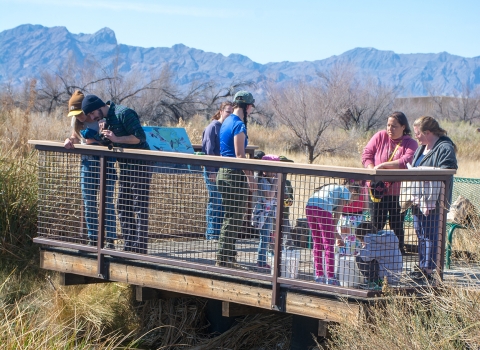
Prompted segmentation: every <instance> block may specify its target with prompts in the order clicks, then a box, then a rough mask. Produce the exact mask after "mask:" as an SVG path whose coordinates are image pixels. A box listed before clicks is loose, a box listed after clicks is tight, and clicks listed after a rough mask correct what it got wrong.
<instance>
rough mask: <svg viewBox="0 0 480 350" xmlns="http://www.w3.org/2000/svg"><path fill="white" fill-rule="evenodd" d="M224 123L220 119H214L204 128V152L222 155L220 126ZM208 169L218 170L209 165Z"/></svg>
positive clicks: (211, 154) (210, 154)
mask: <svg viewBox="0 0 480 350" xmlns="http://www.w3.org/2000/svg"><path fill="white" fill-rule="evenodd" d="M221 126H222V123H220V122H219V121H218V120H212V121H211V122H210V124H208V126H207V127H206V128H205V130H203V134H202V152H203V153H205V154H207V155H209V156H219V155H220V127H221ZM207 171H218V169H216V168H213V167H207Z"/></svg>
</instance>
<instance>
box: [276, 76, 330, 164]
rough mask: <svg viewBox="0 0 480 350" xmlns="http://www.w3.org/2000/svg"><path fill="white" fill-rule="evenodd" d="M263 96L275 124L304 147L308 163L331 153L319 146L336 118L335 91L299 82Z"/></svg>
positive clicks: (324, 147) (315, 84)
mask: <svg viewBox="0 0 480 350" xmlns="http://www.w3.org/2000/svg"><path fill="white" fill-rule="evenodd" d="M267 93H268V97H269V100H270V103H271V105H272V108H273V110H274V112H275V115H276V117H277V119H278V121H279V122H280V123H281V124H283V125H285V126H287V127H288V129H289V130H290V131H291V132H292V134H293V135H294V136H295V137H296V138H297V139H298V140H299V141H300V143H301V144H302V146H303V147H305V152H306V155H307V159H308V162H309V163H312V162H313V161H314V160H315V159H316V158H317V157H318V156H319V155H320V154H322V153H323V152H325V151H329V152H331V151H333V150H334V146H332V145H331V144H325V143H324V142H322V135H323V134H324V133H325V131H326V130H328V128H329V127H330V126H331V125H332V123H333V122H334V121H335V118H336V115H335V110H336V108H335V106H334V105H335V103H336V100H337V97H338V96H336V91H335V89H331V86H329V85H325V84H321V83H319V82H317V83H314V84H308V83H306V82H305V81H299V82H297V83H290V84H288V85H287V86H285V87H284V88H279V87H275V86H270V87H269V89H268V92H267ZM332 147H333V148H332Z"/></svg>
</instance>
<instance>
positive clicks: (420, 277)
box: [408, 270, 433, 282]
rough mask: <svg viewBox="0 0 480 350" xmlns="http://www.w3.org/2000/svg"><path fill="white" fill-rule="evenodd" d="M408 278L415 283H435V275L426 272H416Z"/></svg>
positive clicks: (411, 273)
mask: <svg viewBox="0 0 480 350" xmlns="http://www.w3.org/2000/svg"><path fill="white" fill-rule="evenodd" d="M408 276H409V277H410V278H411V279H412V280H414V281H426V282H431V281H433V274H431V273H428V272H425V271H423V270H415V271H412V272H410V273H409V274H408Z"/></svg>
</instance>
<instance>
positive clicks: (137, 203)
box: [82, 95, 152, 254]
mask: <svg viewBox="0 0 480 350" xmlns="http://www.w3.org/2000/svg"><path fill="white" fill-rule="evenodd" d="M82 110H83V113H84V114H85V115H86V116H88V117H90V118H91V119H92V120H100V119H103V118H105V126H104V128H103V129H102V130H101V133H102V135H103V136H104V138H106V139H108V140H110V141H112V143H113V146H114V147H122V148H133V149H146V150H148V149H150V147H149V145H148V143H147V137H146V135H145V131H144V130H143V128H142V126H141V124H140V119H139V117H138V115H137V113H136V112H135V111H134V110H133V109H131V108H128V107H125V106H121V105H117V104H115V103H113V102H111V101H107V103H105V102H103V101H102V100H101V99H100V98H99V97H98V96H95V95H87V96H85V98H84V99H83V101H82ZM117 161H118V163H119V167H120V174H119V187H118V202H117V210H118V217H119V220H120V225H121V229H122V234H123V239H124V251H131V252H135V253H141V254H146V253H147V235H148V201H149V194H150V181H151V176H152V172H151V169H150V164H149V162H147V161H144V160H138V159H118V158H117Z"/></svg>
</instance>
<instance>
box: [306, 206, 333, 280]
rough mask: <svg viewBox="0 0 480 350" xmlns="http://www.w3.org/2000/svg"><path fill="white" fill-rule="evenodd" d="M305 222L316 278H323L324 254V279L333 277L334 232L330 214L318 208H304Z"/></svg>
mask: <svg viewBox="0 0 480 350" xmlns="http://www.w3.org/2000/svg"><path fill="white" fill-rule="evenodd" d="M305 211H306V214H307V221H308V226H309V227H310V230H311V231H312V240H313V264H314V266H315V275H316V277H323V275H324V272H323V256H322V252H325V260H326V264H325V265H326V268H327V271H326V275H325V277H326V278H334V277H335V272H334V271H335V252H334V244H335V230H336V227H335V226H334V225H333V218H332V214H331V213H329V212H328V211H326V210H323V209H320V208H318V207H311V206H307V207H306V210H305Z"/></svg>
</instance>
